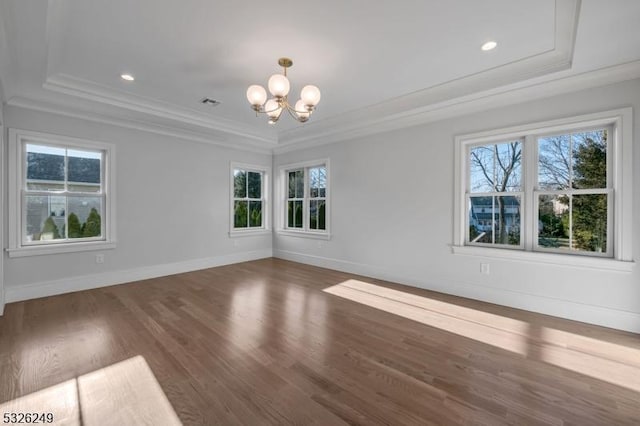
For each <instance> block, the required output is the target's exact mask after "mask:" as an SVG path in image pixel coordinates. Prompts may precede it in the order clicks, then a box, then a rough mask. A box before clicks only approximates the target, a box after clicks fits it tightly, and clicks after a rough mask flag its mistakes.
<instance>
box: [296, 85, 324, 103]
mask: <svg viewBox="0 0 640 426" xmlns="http://www.w3.org/2000/svg"><path fill="white" fill-rule="evenodd" d="M300 98H301V99H302V102H304V104H305V105H310V106H316V105H318V102H320V89H318V88H317V87H316V86H312V85H308V86H304V87H303V88H302V91H301V92H300Z"/></svg>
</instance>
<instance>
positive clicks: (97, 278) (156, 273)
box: [5, 249, 273, 303]
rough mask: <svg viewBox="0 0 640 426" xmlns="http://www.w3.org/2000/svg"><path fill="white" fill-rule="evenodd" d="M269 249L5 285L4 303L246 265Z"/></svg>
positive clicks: (268, 251)
mask: <svg viewBox="0 0 640 426" xmlns="http://www.w3.org/2000/svg"><path fill="white" fill-rule="evenodd" d="M272 255H273V252H272V250H271V249H264V250H256V251H249V252H243V253H234V254H228V255H224V256H215V257H208V258H204V259H194V260H187V261H183V262H175V263H167V264H162V265H153V266H145V267H142V268H135V269H126V270H121V271H112V272H103V273H100V274H91V275H82V276H78V277H72V278H65V279H60V280H52V281H43V282H38V283H33V284H27V285H16V286H11V285H9V286H5V302H6V303H11V302H19V301H22V300H29V299H36V298H39V297H46V296H54V295H57V294H63V293H71V292H74V291H82V290H90V289H94V288H99V287H107V286H110V285H116V284H123V283H128V282H132V281H140V280H146V279H150V278H157V277H164V276H167V275H174V274H180V273H183V272H191V271H197V270H200V269H207V268H214V267H216V266H223V265H230V264H233V263H240V262H247V261H250V260H258V259H264V258H269V257H272Z"/></svg>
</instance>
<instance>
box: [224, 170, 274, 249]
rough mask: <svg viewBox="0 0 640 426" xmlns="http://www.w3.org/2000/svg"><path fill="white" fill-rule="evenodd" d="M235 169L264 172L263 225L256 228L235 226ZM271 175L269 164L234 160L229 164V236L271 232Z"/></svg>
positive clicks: (246, 235)
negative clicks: (260, 164) (262, 164)
mask: <svg viewBox="0 0 640 426" xmlns="http://www.w3.org/2000/svg"><path fill="white" fill-rule="evenodd" d="M235 169H242V170H246V171H249V172H258V173H262V192H261V195H262V226H261V227H254V228H238V229H236V228H234V226H233V225H234V223H233V219H234V216H235V212H234V208H233V207H234V198H235V197H234V196H233V195H234V192H233V191H234V186H233V185H234V175H233V171H234V170H235ZM270 176H271V168H270V167H268V166H259V165H255V164H246V163H238V162H235V161H232V162H231V163H230V165H229V237H230V238H237V237H252V236H258V235H269V234H271V214H270V212H271V205H270V203H269V198H270V197H269V194H270V191H269V188H270V186H269V179H270Z"/></svg>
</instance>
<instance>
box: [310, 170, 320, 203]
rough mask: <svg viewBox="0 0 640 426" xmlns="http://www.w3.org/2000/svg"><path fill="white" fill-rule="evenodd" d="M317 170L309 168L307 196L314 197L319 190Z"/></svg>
mask: <svg viewBox="0 0 640 426" xmlns="http://www.w3.org/2000/svg"><path fill="white" fill-rule="evenodd" d="M318 181H319V170H318V169H317V168H313V169H309V196H310V197H311V198H316V197H317V196H318V192H319V191H318V190H319V182H318Z"/></svg>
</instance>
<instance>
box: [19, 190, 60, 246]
mask: <svg viewBox="0 0 640 426" xmlns="http://www.w3.org/2000/svg"><path fill="white" fill-rule="evenodd" d="M25 198H26V199H25V206H26V235H25V237H26V241H43V240H57V239H61V238H64V223H65V208H64V206H65V202H66V197H64V196H33V195H27V196H26V197H25Z"/></svg>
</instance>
